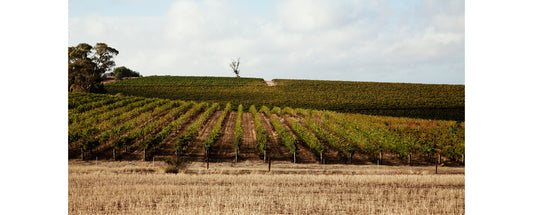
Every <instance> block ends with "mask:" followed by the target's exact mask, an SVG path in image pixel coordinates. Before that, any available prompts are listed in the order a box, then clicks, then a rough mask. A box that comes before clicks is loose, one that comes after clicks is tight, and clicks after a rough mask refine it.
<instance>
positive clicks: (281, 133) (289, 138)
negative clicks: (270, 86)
mask: <svg viewBox="0 0 533 215" xmlns="http://www.w3.org/2000/svg"><path fill="white" fill-rule="evenodd" d="M272 110H273V111H272V112H274V113H278V114H279V111H280V109H279V107H278V108H277V109H276V107H275V108H273V109H272ZM261 112H263V113H265V114H266V115H267V116H268V118H269V119H270V122H271V123H272V126H273V127H274V130H276V133H277V134H278V138H279V139H280V140H281V143H283V145H284V146H285V147H287V149H289V152H290V153H295V152H296V138H295V137H294V136H293V135H292V134H291V132H290V131H289V130H288V129H286V128H285V127H283V125H282V124H281V122H280V121H279V120H278V118H277V117H276V116H274V114H272V113H270V111H269V110H268V108H267V107H266V106H263V107H261Z"/></svg>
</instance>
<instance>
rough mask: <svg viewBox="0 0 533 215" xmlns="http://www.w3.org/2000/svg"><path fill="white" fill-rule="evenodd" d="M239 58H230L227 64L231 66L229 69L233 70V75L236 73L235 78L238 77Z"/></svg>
mask: <svg viewBox="0 0 533 215" xmlns="http://www.w3.org/2000/svg"><path fill="white" fill-rule="evenodd" d="M240 60H241V58H237V60H233V59H232V60H231V63H230V64H229V66H230V67H231V69H232V70H233V72H234V73H235V75H237V78H239V77H240V76H239V65H240Z"/></svg>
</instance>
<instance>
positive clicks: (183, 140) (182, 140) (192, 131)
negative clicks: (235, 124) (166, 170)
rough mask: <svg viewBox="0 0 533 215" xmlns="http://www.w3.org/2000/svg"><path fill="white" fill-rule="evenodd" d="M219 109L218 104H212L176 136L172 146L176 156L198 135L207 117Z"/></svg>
mask: <svg viewBox="0 0 533 215" xmlns="http://www.w3.org/2000/svg"><path fill="white" fill-rule="evenodd" d="M218 107H219V104H218V103H213V104H212V105H211V107H209V108H208V109H207V110H206V111H205V112H204V113H202V115H200V117H198V119H197V120H196V121H194V123H193V124H192V125H190V126H189V127H188V128H187V129H186V130H185V132H184V133H183V134H181V135H179V136H178V139H177V141H176V143H175V144H174V149H175V150H176V156H177V155H178V153H179V152H181V150H183V148H185V147H186V146H187V145H189V143H190V142H191V141H192V140H193V139H194V137H195V136H196V135H197V134H198V130H199V129H200V127H201V126H202V125H203V124H204V123H205V122H206V121H207V119H208V118H209V116H211V114H213V113H214V112H215V111H216V110H217V108H218Z"/></svg>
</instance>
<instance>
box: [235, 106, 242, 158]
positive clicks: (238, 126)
mask: <svg viewBox="0 0 533 215" xmlns="http://www.w3.org/2000/svg"><path fill="white" fill-rule="evenodd" d="M242 114H243V106H242V105H239V107H238V108H237V119H236V120H235V129H234V132H235V134H234V135H233V148H235V150H239V148H240V147H241V144H242V136H243V135H244V128H243V127H242Z"/></svg>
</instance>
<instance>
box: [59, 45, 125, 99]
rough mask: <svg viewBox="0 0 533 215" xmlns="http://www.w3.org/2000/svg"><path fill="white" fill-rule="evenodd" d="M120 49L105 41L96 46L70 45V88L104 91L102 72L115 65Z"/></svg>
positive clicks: (74, 89) (76, 90)
mask: <svg viewBox="0 0 533 215" xmlns="http://www.w3.org/2000/svg"><path fill="white" fill-rule="evenodd" d="M117 54H118V51H117V50H116V49H114V48H111V47H109V46H107V45H106V44H105V43H97V44H96V45H95V46H94V47H93V46H91V45H89V44H87V43H80V44H78V45H77V46H71V47H68V88H69V91H70V92H72V91H75V92H95V93H103V92H105V89H104V87H103V85H102V84H101V81H102V77H101V76H102V74H103V73H105V72H106V71H107V70H109V69H110V68H111V67H113V66H115V62H114V61H113V60H112V59H113V57H114V56H115V55H117Z"/></svg>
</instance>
